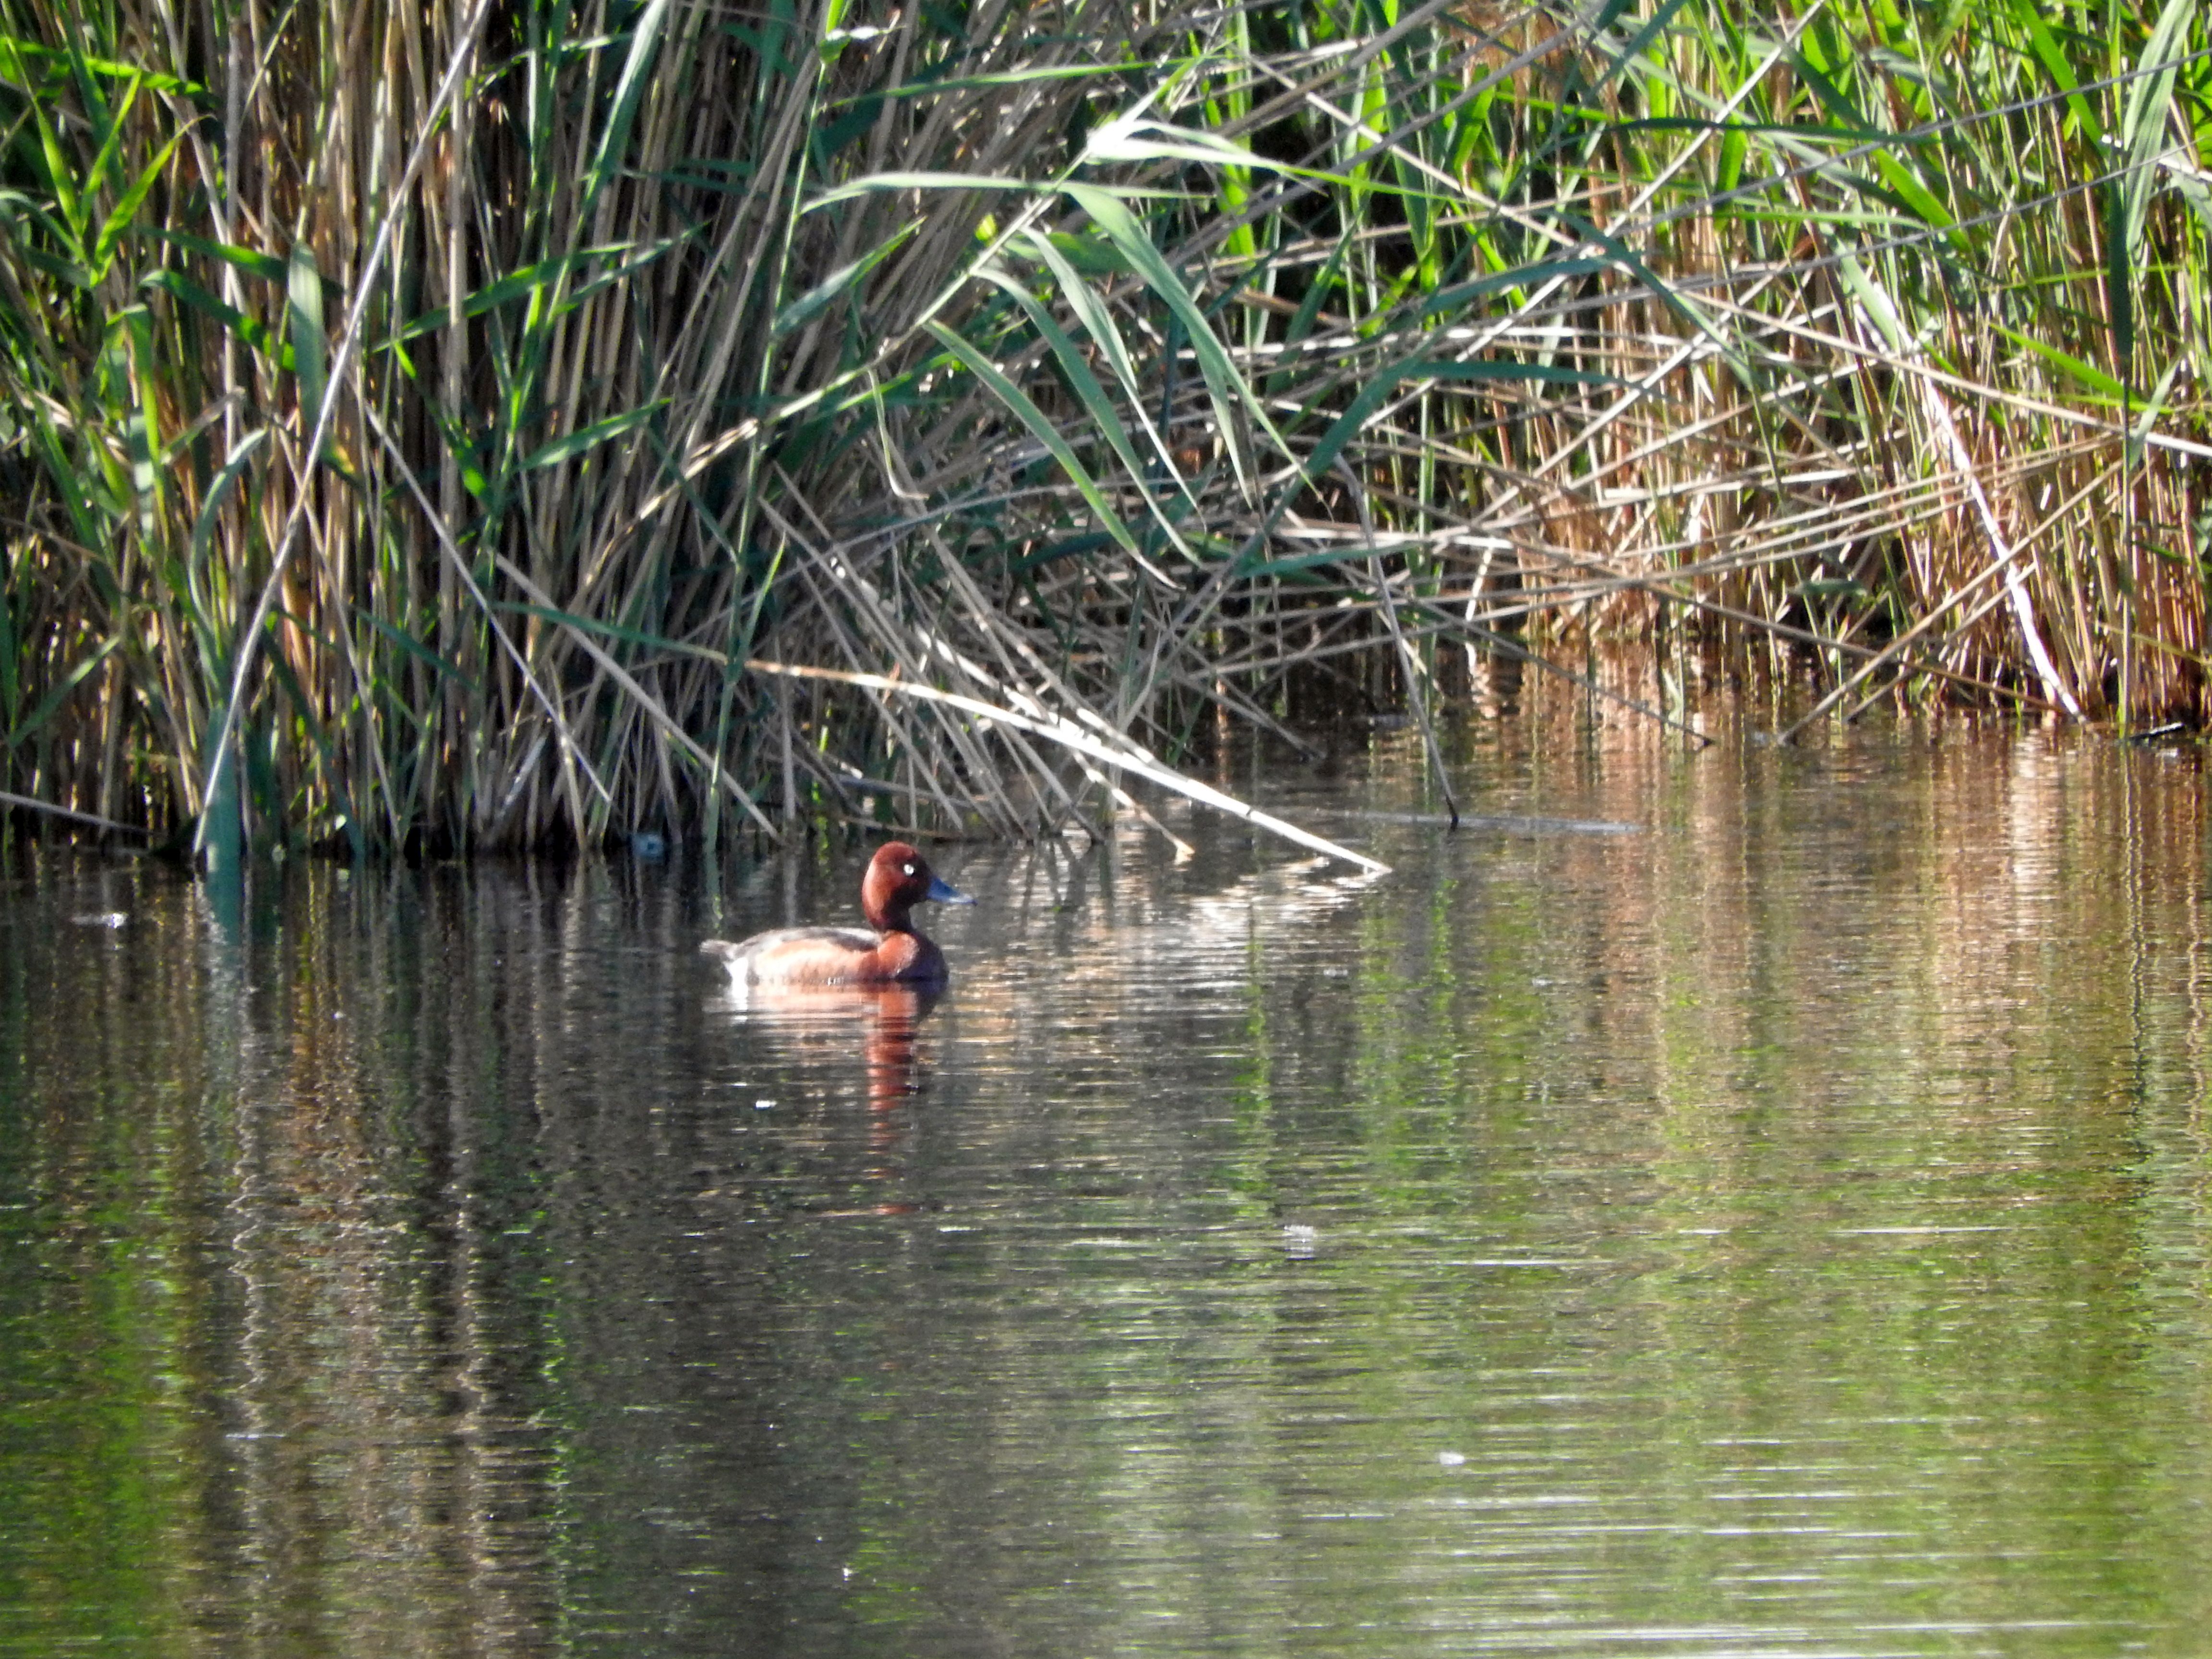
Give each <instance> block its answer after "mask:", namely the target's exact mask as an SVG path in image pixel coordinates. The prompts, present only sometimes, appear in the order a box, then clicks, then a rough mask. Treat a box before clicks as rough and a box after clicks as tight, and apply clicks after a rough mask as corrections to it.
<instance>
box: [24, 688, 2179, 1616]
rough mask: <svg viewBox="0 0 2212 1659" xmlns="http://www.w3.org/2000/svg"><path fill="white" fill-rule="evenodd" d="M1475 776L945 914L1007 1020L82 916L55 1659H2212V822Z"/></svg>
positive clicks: (54, 1416)
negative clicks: (1624, 1658) (96, 1657)
mask: <svg viewBox="0 0 2212 1659" xmlns="http://www.w3.org/2000/svg"><path fill="white" fill-rule="evenodd" d="M1453 755H1454V760H1453V763H1454V767H1455V782H1456V784H1457V787H1458V789H1459V791H1460V793H1461V795H1462V804H1463V805H1465V806H1467V807H1468V809H1469V810H1471V811H1474V812H1478V813H1481V814H1484V815H1486V817H1490V818H1492V819H1498V820H1520V821H1518V822H1509V823H1504V824H1503V825H1502V826H1501V825H1499V824H1497V823H1492V824H1491V825H1489V826H1487V827H1484V826H1477V827H1474V828H1469V829H1462V830H1461V831H1459V832H1458V833H1456V834H1454V833H1450V832H1448V831H1447V830H1446V829H1443V827H1442V826H1441V825H1440V824H1437V823H1427V822H1421V821H1419V819H1420V817H1421V815H1423V814H1425V813H1428V812H1431V811H1434V810H1435V803H1434V801H1433V800H1432V799H1431V798H1430V797H1429V795H1428V793H1427V792H1426V790H1425V787H1424V786H1423V784H1422V782H1421V780H1420V777H1419V768H1418V755H1417V753H1416V752H1415V750H1413V747H1412V746H1411V744H1410V743H1409V742H1408V740H1407V738H1406V736H1405V734H1403V733H1389V732H1384V733H1378V734H1376V735H1375V736H1373V737H1372V738H1365V739H1362V740H1361V741H1359V742H1358V743H1355V744H1350V745H1348V746H1343V747H1341V748H1340V752H1339V753H1338V754H1337V756H1336V757H1335V758H1334V761H1333V762H1332V763H1330V764H1328V765H1327V766H1324V767H1321V768H1311V769H1309V768H1304V767H1302V766H1298V765H1296V764H1293V763H1289V762H1287V761H1285V759H1283V758H1282V757H1249V758H1248V759H1246V760H1243V761H1240V762H1239V763H1237V765H1235V766H1232V767H1231V768H1229V769H1227V770H1226V771H1225V774H1224V775H1223V776H1222V777H1221V778H1220V780H1219V781H1221V782H1222V783H1223V784H1224V785H1225V787H1231V788H1235V789H1238V790H1241V791H1246V792H1249V793H1256V794H1258V795H1260V796H1261V797H1263V798H1264V799H1267V802H1268V803H1269V804H1270V805H1273V806H1274V807H1275V808H1276V809H1277V810H1279V811H1284V812H1285V813H1287V814H1288V815H1290V816H1293V817H1300V818H1302V819H1303V820H1304V821H1305V822H1307V823H1310V825H1311V826H1312V827H1314V828H1316V829H1320V830H1322V832H1323V833H1325V834H1328V835H1332V836H1339V837H1340V838H1342V839H1345V840H1346V841H1349V842H1355V843H1356V844H1358V845H1359V846H1361V847H1362V848H1364V849H1365V850H1368V851H1370V852H1372V853H1374V854H1376V855H1377V856H1379V857H1382V858H1383V859H1386V860H1389V862H1390V863H1391V864H1392V865H1393V866H1395V870H1394V873H1393V874H1391V875H1390V876H1389V877H1387V878H1381V879H1368V878H1359V877H1358V876H1357V875H1356V874H1355V873H1354V872H1351V871H1350V870H1348V869H1347V868H1346V867H1345V866H1331V865H1328V864H1324V863H1318V862H1315V861H1312V860H1307V859H1305V858H1304V856H1303V855H1301V854H1296V853H1295V852H1293V851H1291V850H1290V849H1286V848H1283V847H1281V846H1280V845H1279V844H1277V843H1271V842H1265V841H1262V840H1259V839H1255V837H1254V836H1252V835H1250V834H1249V832H1247V831H1246V830H1244V829H1243V828H1242V827H1241V826H1226V825H1224V824H1222V823H1218V821H1216V822H1209V821H1207V820H1205V819H1203V818H1200V817H1193V816H1191V815H1189V814H1188V813H1186V812H1184V811H1179V810H1174V809H1163V811H1164V815H1165V816H1166V817H1168V819H1169V822H1170V827H1172V828H1174V829H1176V832H1177V833H1178V834H1180V835H1182V836H1185V837H1186V838H1188V840H1190V841H1191V842H1194V845H1195V846H1196V848H1197V854H1196V856H1195V857H1194V858H1193V859H1191V860H1188V861H1186V862H1183V863H1181V864H1177V863H1176V861H1175V860H1174V857H1173V854H1172V853H1171V851H1170V849H1168V848H1167V847H1166V846H1165V844H1164V842H1161V841H1160V840H1159V839H1158V837H1157V836H1151V835H1150V834H1149V833H1148V832H1145V831H1143V830H1141V829H1130V830H1128V832H1127V833H1126V834H1125V835H1123V836H1120V837H1118V838H1117V839H1116V841H1115V842H1114V843H1113V844H1112V845H1109V846H1107V847H1103V848H1086V847H1084V846H1081V845H1079V844H1073V843H1070V844H1061V843H1057V842H1055V843H1051V844H1048V845H1043V846H1036V847H1018V846H1004V845H987V844H986V845H969V846H951V845H948V846H943V847H939V848H933V849H932V854H933V860H934V861H935V862H936V863H937V864H938V866H939V869H940V870H941V871H942V872H944V873H945V875H947V876H948V877H949V878H951V880H953V881H954V882H956V883H957V884H959V885H961V886H963V887H964V888H966V889H967V890H969V891H970V892H972V893H974V894H975V896H976V897H977V898H978V899H979V900H980V901H981V902H980V904H979V906H978V907H977V908H975V910H973V911H963V912H942V911H926V912H925V913H924V915H925V917H926V918H927V919H931V920H933V921H936V922H937V923H938V924H939V925H938V926H937V927H935V930H934V931H936V933H937V934H938V937H939V939H941V941H942V942H943V943H944V944H945V946H946V949H947V951H948V952H949V953H950V954H951V957H952V958H953V960H954V963H955V968H956V975H957V977H956V980H955V981H954V984H953V986H952V987H951V991H950V993H949V994H947V995H946V996H945V997H944V998H943V999H941V1000H937V1001H936V1002H934V1003H933V1004H925V1003H922V1002H919V1001H917V1000H913V999H908V998H902V997H891V998H887V999H886V998H867V997H860V998H854V999H847V1000H840V999H834V998H833V999H826V1000H823V1002H822V1003H821V1004H820V1005H818V1006H797V1007H792V1006H775V1007H767V1008H763V1007H759V1006H737V1005H735V1004H734V1003H733V1001H732V999H731V998H730V997H729V996H728V995H727V994H726V990H725V988H724V987H723V986H722V985H720V983H719V982H718V980H717V970H716V969H715V968H714V964H713V963H710V962H707V961H704V960H702V958H700V957H698V956H697V955H696V943H697V941H698V940H699V939H701V938H702V937H705V936H708V934H710V933H719V934H722V935H725V936H734V935H737V934H739V933H744V932H748V931H751V930H752V929H755V928H757V927H765V926H773V925H780V924H781V923H783V922H785V921H799V920H810V921H811V920H829V921H845V920H849V919H850V917H851V915H852V912H853V908H854V902H853V897H852V893H853V889H854V885H855V884H856V881H857V872H858V870H859V867H860V861H861V858H862V856H863V850H861V849H857V848H853V847H848V846H844V845H835V846H824V847H817V848H811V849H809V850H808V851H806V852H805V853H801V854H793V855H790V856H786V857H780V858H775V859H772V860H768V861H765V862H760V863H753V864H747V863H744V862H740V861H733V862H731V863H729V864H728V865H726V866H725V867H724V868H723V869H721V870H720V871H719V872H714V873H713V878H711V879H710V878H709V872H705V871H702V869H700V868H699V867H697V864H696V860H687V859H686V857H685V856H684V849H682V848H679V849H678V854H677V856H676V857H675V858H674V859H673V860H671V861H670V862H669V863H667V864H665V865H637V864H632V863H629V862H627V861H616V862H613V863H591V864H586V865H582V866H576V867H574V868H558V867H537V866H479V867H474V868H461V867H458V866H447V867H436V868H431V869H428V870H420V871H408V870H399V871H389V870H362V871H356V872H345V871H342V870H338V869H336V868H332V867H329V866H309V867H301V866H293V867H291V868H289V869H288V870H282V871H279V870H274V869H270V870H264V871H262V872H258V874H257V876H256V878H255V880H254V883H253V885H252V890H251V892H250V893H249V895H248V897H247V902H246V906H245V908H244V910H243V913H242V914H240V915H237V916H235V917H232V918H228V919H223V918H219V917H218V916H217V915H216V914H215V913H214V912H213V911H212V910H211V908H210V905H209V902H208V901H207V898H206V896H205V895H204V893H203V892H202V891H201V890H198V889H197V888H196V887H194V886H193V885H191V884H188V883H186V882H184V881H183V880H181V879H180V878H178V877H177V876H176V875H175V873H174V872H171V871H169V870H167V869H166V868H163V867H161V866H155V865H151V864H147V863H143V862H132V861H124V860H108V859H102V858H100V857H97V856H94V855H91V854H78V853H71V852H68V851H64V850H57V849H52V848H33V849H30V850H27V851H25V852H22V853H21V854H20V855H19V856H17V857H16V858H15V860H13V861H12V862H11V863H10V864H9V866H8V880H7V885H6V887H5V889H4V890H0V1028H4V1033H5V1042H4V1044H0V1250H4V1255H0V1650H7V1651H15V1652H24V1653H41V1654H45V1653H57V1652H64V1651H76V1650H116V1651H123V1652H144V1653H156V1652H158V1653H162V1654H192V1653H204V1654H222V1655H226V1656H228V1655H240V1654H245V1655H270V1656H293V1655H320V1654H332V1655H354V1654H361V1655H372V1654H373V1655H404V1654H419V1655H448V1654H479V1653H482V1654H506V1653H515V1654H534V1653H544V1652H567V1651H573V1652H577V1653H586V1654H600V1653H604V1654H623V1655H638V1654H653V1655H658V1654H670V1655H690V1654H701V1655H705V1654H716V1655H721V1654H748V1655H750V1654H763V1655H769V1654H792V1655H820V1656H835V1655H840V1654H865V1655H875V1654H884V1655H892V1654H896V1655H919V1656H933V1655H944V1656H971V1655H987V1654H993V1653H1006V1654H1023V1655H1031V1654H1048V1655H1063V1654H1064V1655H1087V1654H1097V1655H1107V1654H1158V1655H1185V1654H1202V1653H1223V1654H1229V1653H1239V1654H1242V1653H1255V1652H1279V1653H1292V1654H1296V1653H1312V1654H1346V1655H1370V1654H1371V1655H1376V1656H1385V1655H1388V1656H1402V1655H1458V1654H1468V1655H1486V1654H1514V1655H1519V1654H1530V1655H1584V1654H1589V1655H1612V1654H1623V1653H1629V1654H1651V1655H1665V1656H1673V1655H1717V1654H1746V1653H1760V1654H1777V1655H1822V1656H1828V1655H1844V1654H1905V1655H1920V1654H1946V1655H1948V1654H1960V1653H1996V1654H2005V1655H2032V1656H2040V1655H2074V1654H2080V1655H2105V1654H2112V1653H2119V1652H2146V1653H2152V1654H2176V1655H2179V1654H2189V1653H2195V1652H2199V1651H2202V1643H2203V1637H2202V1634H2201V1633H2202V1632H2203V1631H2204V1630H2206V1629H2208V1628H2212V1574H2208V1573H2207V1572H2206V1571H2205V1570H2204V1563H2205V1561H2206V1559H2208V1557H2212V1509H2208V1504H2209V1503H2212V1446H2208V1437H2209V1436H2212V1429H2208V1425H2212V1410H2208V1407H2212V1399H2208V1394H2212V1387H2208V1383H2212V1371H2208V1363H2207V1362H2208V1359H2212V1321H2208V1317H2207V1310H2206V1304H2205V1295H2204V1291H2205V1274H2206V1260H2207V1229H2208V1221H2212V1209H2208V1191H2207V1188H2208V1179H2207V1177H2208V1172H2209V1171H2212V1164H2208V1158H2207V1154H2208V1145H2207V1126H2206V1124H2205V1121H2204V1105H2205V1100H2206V1087H2207V1079H2206V1067H2207V1065H2208V1054H2212V963H2208V960H2207V952H2206V950H2205V947H2204V945H2203V943H2202V941H2203V939H2205V937H2206V932H2207V930H2206V925H2205V924H2206V918H2205V915H2204V911H2205V905H2206V895H2207V884H2206V878H2205V831H2206V814H2205V803H2204V788H2203V776H2202V775H2201V773H2200V771H2199V769H2198V765H2197V759H2196V757H2195V755H2194V752H2193V751H2190V752H2181V751H2158V750H2133V749H2125V748H2121V747H2118V746H2116V745H2113V744H2111V743H2109V742H2108V741H2105V740H2101V739H2097V738H2075V737H2063V736H2052V735H2048V734H2043V733H2038V732H2015V731H2010V730H1999V729H1994V728H1991V727H1987V726H1977V725H1974V724H1972V723H1968V722H1951V723H1945V724H1941V725H1936V726H1892V727H1887V728H1881V729H1873V728H1869V729H1863V730H1858V731H1855V732H1851V733H1850V734H1848V735H1844V736H1841V737H1838V738H1834V739H1833V740H1832V742H1831V744H1830V745H1829V746H1827V747H1826V748H1821V749H1817V750H1811V751H1798V750H1792V751H1776V750H1771V749H1760V748H1757V747H1753V746H1751V745H1748V744H1728V745H1723V746H1722V747H1721V748H1719V749H1717V750H1711V751H1708V752H1705V753H1703V754H1699V755H1691V754H1687V753H1685V752H1684V751H1682V750H1681V749H1680V747H1679V746H1677V745H1673V744H1667V743H1664V742H1662V741H1660V740H1658V739H1656V738H1652V737H1651V736H1650V735H1649V734H1648V733H1645V732H1639V731H1637V730H1634V729H1632V728H1628V727H1624V726H1592V725H1591V724H1590V723H1589V721H1588V720H1583V719H1579V718H1570V717H1569V715H1568V714H1559V715H1558V716H1557V717H1556V718H1554V719H1553V720H1550V721H1549V722H1548V723H1547V721H1545V720H1540V719H1538V718H1535V717H1534V716H1529V717H1524V718H1521V719H1517V720H1508V721H1501V722H1496V723H1492V724H1488V725H1482V726H1471V727H1469V728H1468V729H1466V730H1464V731H1462V732H1458V733H1456V734H1455V738H1454V751H1453ZM1529 819H1546V820H1561V821H1571V822H1564V823H1562V822H1554V823H1530V822H1527V821H1526V820H1529ZM1607 825H1614V826H1629V827H1631V828H1630V829H1629V830H1628V831H1626V832H1623V831H1620V830H1608V829H1606V828H1605V826H1607ZM118 919H119V922H120V925H111V924H113V923H115V922H117V921H118Z"/></svg>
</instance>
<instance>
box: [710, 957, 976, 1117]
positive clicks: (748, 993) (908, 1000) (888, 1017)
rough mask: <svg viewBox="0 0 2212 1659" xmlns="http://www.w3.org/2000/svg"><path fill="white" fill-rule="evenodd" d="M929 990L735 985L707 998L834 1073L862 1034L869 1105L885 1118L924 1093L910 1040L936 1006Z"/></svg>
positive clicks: (923, 987) (935, 992) (935, 993)
mask: <svg viewBox="0 0 2212 1659" xmlns="http://www.w3.org/2000/svg"><path fill="white" fill-rule="evenodd" d="M937 999H938V987H936V986H933V985H921V986H917V985H775V984H768V985H757V984H743V983H741V984H738V985H733V986H732V987H730V989H729V991H728V992H727V994H725V995H723V996H720V997H715V998H713V999H710V1000H708V1004H707V1006H708V1008H710V1009H714V1010H718V1011H720V1012H727V1013H731V1014H737V1015H742V1016H743V1017H744V1019H745V1022H746V1024H751V1025H757V1026H759V1027H761V1028H763V1029H765V1030H769V1031H772V1032H774V1033H775V1034H776V1036H777V1038H778V1040H779V1042H782V1043H787V1044H788V1045H789V1046H790V1047H791V1048H795V1049H797V1050H798V1051H799V1052H801V1053H806V1052H809V1051H813V1052H814V1053H816V1054H817V1055H820V1056H826V1057H827V1058H828V1059H829V1061H830V1062H831V1063H832V1064H833V1065H834V1066H836V1068H837V1069H841V1070H842V1062H843V1060H844V1057H845V1056H847V1055H849V1054H851V1052H852V1047H853V1033H854V1029H855V1028H858V1030H859V1031H860V1058H861V1061H862V1063H863V1064H864V1065H865V1066H866V1067H867V1073H868V1104H869V1105H871V1106H872V1107H874V1108H876V1109H877V1110H878V1111H889V1110H890V1109H891V1108H893V1107H895V1106H897V1105H898V1104H899V1103H901V1102H902V1101H904V1100H905V1099H906V1098H907V1097H908V1096H909V1095H913V1094H916V1093H919V1092H920V1091H921V1082H920V1080H919V1079H918V1078H917V1076H916V1074H915V1036H916V1034H917V1033H918V1032H919V1031H920V1030H921V1022H922V1021H923V1020H924V1019H926V1018H928V1016H929V1011H930V1010H931V1009H932V1008H934V1007H935V1006H937Z"/></svg>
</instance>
